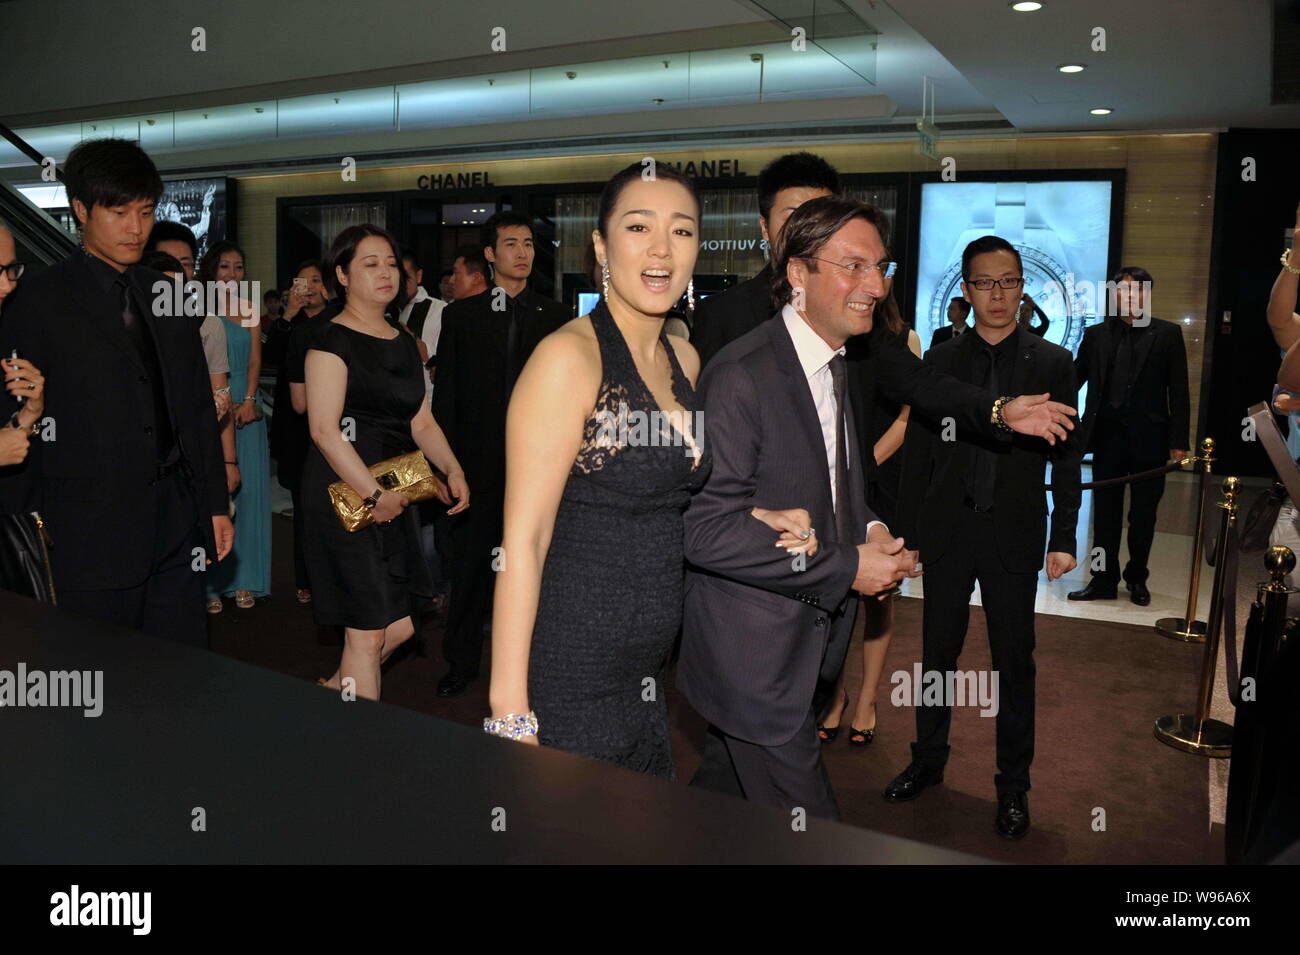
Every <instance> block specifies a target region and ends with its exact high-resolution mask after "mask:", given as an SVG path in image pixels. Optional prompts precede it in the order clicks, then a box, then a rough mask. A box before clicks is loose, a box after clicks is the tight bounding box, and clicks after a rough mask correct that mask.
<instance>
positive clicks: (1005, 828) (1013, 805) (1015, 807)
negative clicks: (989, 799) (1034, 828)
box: [993, 792, 1029, 839]
mask: <svg viewBox="0 0 1300 955" xmlns="http://www.w3.org/2000/svg"><path fill="white" fill-rule="evenodd" d="M993 827H994V828H995V829H997V831H998V835H1000V836H1001V837H1002V838H1003V839H1020V838H1023V837H1024V834H1025V833H1026V832H1028V831H1029V796H1028V795H1027V794H1025V793H1022V792H1021V793H998V815H997V818H996V819H995V820H994V821H993Z"/></svg>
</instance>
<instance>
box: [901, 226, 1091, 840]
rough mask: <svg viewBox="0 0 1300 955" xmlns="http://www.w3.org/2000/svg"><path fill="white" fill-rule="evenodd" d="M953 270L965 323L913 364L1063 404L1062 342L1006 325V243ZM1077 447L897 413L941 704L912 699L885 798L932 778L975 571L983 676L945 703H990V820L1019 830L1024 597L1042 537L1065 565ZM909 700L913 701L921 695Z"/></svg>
mask: <svg viewBox="0 0 1300 955" xmlns="http://www.w3.org/2000/svg"><path fill="white" fill-rule="evenodd" d="M962 275H963V276H964V281H963V283H962V290H963V291H964V292H965V294H966V296H967V297H968V298H969V300H970V302H971V304H972V305H973V306H974V311H975V329H974V332H973V333H971V334H965V335H961V336H960V337H958V338H957V339H955V340H953V341H950V342H947V343H946V344H943V345H940V346H939V347H938V348H932V349H931V350H930V351H929V352H928V353H927V354H926V356H925V360H926V362H928V363H930V364H932V365H933V366H934V367H936V368H938V369H940V370H942V371H944V372H947V373H948V374H950V375H953V376H954V377H956V378H958V379H960V380H962V381H966V382H969V383H971V384H976V385H978V384H983V385H984V386H985V387H986V388H989V389H992V390H994V391H997V392H998V393H1000V394H1007V393H1015V392H1020V391H1028V392H1031V393H1034V392H1042V391H1047V392H1050V394H1051V396H1052V398H1053V400H1055V401H1058V402H1061V403H1062V404H1066V405H1071V404H1074V402H1075V399H1076V397H1077V389H1076V388H1075V383H1074V366H1073V364H1072V361H1071V358H1070V353H1069V352H1068V351H1066V350H1065V349H1064V348H1061V347H1060V346H1059V345H1053V344H1051V343H1050V342H1047V341H1045V340H1044V339H1042V338H1040V337H1039V336H1037V335H1034V334H1033V333H1032V332H1030V331H1029V330H1028V329H1025V328H1021V327H1019V325H1018V323H1017V314H1018V311H1019V308H1018V306H1019V303H1020V296H1021V290H1022V289H1023V288H1024V273H1023V271H1022V267H1021V261H1020V254H1019V253H1018V252H1017V251H1016V250H1015V249H1014V248H1012V246H1011V245H1010V244H1009V243H1008V242H1006V240H1004V239H1002V238H1000V237H998V236H984V237H982V238H979V239H976V240H975V241H974V242H972V243H970V245H968V246H967V247H966V250H965V252H964V253H963V255H962ZM1007 286H1009V287H1007ZM1053 452H1054V453H1053ZM1079 457H1080V455H1079V453H1078V450H1077V442H1075V441H1073V440H1071V441H1067V442H1065V443H1063V444H1060V445H1057V446H1056V447H1055V448H1052V447H1049V446H1048V444H1047V443H1046V442H1045V441H1042V440H1040V439H1039V438H1031V437H1021V436H1016V437H1015V438H1013V439H1012V440H1011V441H1009V442H998V441H989V440H987V439H986V438H984V437H983V436H981V435H978V434H972V433H970V432H969V431H968V430H966V429H963V428H961V427H954V428H952V429H951V430H948V429H947V428H946V427H945V426H944V425H942V424H936V423H934V422H933V421H927V420H925V419H924V418H916V417H914V418H912V419H911V420H910V421H909V422H908V428H907V438H906V441H905V444H904V460H903V480H902V490H901V492H900V501H899V529H900V530H901V531H902V532H903V534H904V537H905V538H906V540H907V543H908V544H909V545H910V546H912V547H916V548H917V549H919V551H920V553H921V562H922V565H923V566H924V567H925V602H924V604H923V617H922V635H923V636H922V651H921V670H922V681H923V683H929V684H932V685H934V684H937V685H941V686H943V687H944V690H943V699H942V702H935V701H933V700H931V699H930V697H929V695H928V694H927V695H926V696H924V697H922V696H919V695H918V696H917V697H915V699H916V700H917V708H916V742H915V743H914V744H913V745H912V762H911V764H910V765H909V766H908V767H907V769H905V770H904V771H903V772H902V773H901V774H900V775H899V776H898V778H896V779H895V780H894V781H893V782H892V783H891V784H890V785H889V788H888V789H886V790H885V798H886V799H888V800H890V801H891V802H902V801H906V800H910V799H914V798H916V797H917V796H918V795H920V793H921V791H922V790H923V789H924V788H925V787H926V786H929V785H932V784H934V783H937V782H940V781H942V779H943V767H944V764H945V763H946V761H947V759H948V727H949V723H950V721H951V715H952V711H951V707H952V706H953V704H954V702H955V701H954V700H953V699H950V698H948V696H947V695H946V694H947V688H948V687H949V686H952V687H954V688H955V687H956V686H957V682H956V680H955V677H956V676H957V674H956V666H957V658H958V656H960V654H961V648H962V644H963V642H964V641H965V639H966V627H967V623H968V621H969V618H970V598H971V592H972V590H973V588H974V585H975V582H976V581H977V580H978V581H979V585H980V595H981V599H982V601H983V604H984V614H985V617H986V619H987V621H988V633H989V648H990V650H991V651H992V656H993V669H992V671H991V673H990V674H988V675H987V677H988V679H985V676H986V675H985V674H978V675H976V676H977V678H978V679H977V683H979V682H980V681H982V685H981V686H980V689H981V690H982V691H983V692H980V693H979V694H978V699H973V698H971V697H969V696H967V697H965V698H964V699H961V700H960V701H959V702H961V703H964V704H966V705H975V706H983V707H986V708H987V709H986V710H985V711H984V712H983V713H982V715H990V713H989V710H995V711H996V715H997V765H998V770H999V772H998V774H997V776H996V777H995V780H994V782H995V785H996V787H997V793H998V810H997V814H996V817H995V820H994V825H995V827H996V829H997V831H998V832H999V833H1000V834H1001V835H1003V836H1005V837H1007V838H1020V837H1021V836H1023V835H1024V834H1025V833H1026V832H1028V831H1029V802H1028V796H1027V793H1028V790H1029V765H1030V763H1031V762H1032V760H1033V755H1034V658H1033V652H1034V596H1035V594H1036V592H1037V589H1038V570H1039V568H1040V567H1042V566H1043V564H1044V559H1043V553H1044V544H1045V543H1046V547H1047V552H1048V553H1047V559H1046V567H1047V575H1048V577H1049V578H1050V579H1052V580H1056V579H1058V578H1060V577H1061V576H1062V575H1063V574H1066V573H1068V572H1069V571H1071V570H1073V569H1074V567H1075V558H1074V549H1075V548H1074V544H1075V522H1076V520H1077V518H1078V514H1079V497H1080V491H1079ZM1049 460H1052V461H1053V466H1052V483H1053V485H1054V486H1055V490H1054V491H1053V495H1052V498H1053V503H1054V507H1053V509H1052V523H1051V534H1050V535H1048V533H1047V498H1046V494H1045V492H1044V491H1043V483H1044V474H1045V471H1046V465H1047V462H1048V461H1049ZM932 674H933V676H932ZM950 675H951V676H953V677H954V680H953V681H952V682H950V681H949V676H950ZM966 685H967V686H969V684H966ZM990 685H991V688H992V689H991V693H990V691H989V687H990ZM920 690H921V688H914V689H913V692H914V693H917V694H919V693H920ZM963 695H964V694H963ZM974 695H975V694H972V696H974ZM922 699H924V700H925V702H926V705H921V702H920V701H921V700H922Z"/></svg>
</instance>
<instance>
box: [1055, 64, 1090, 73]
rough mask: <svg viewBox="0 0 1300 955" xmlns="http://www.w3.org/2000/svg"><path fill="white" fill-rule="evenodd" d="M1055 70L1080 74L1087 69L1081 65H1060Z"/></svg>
mask: <svg viewBox="0 0 1300 955" xmlns="http://www.w3.org/2000/svg"><path fill="white" fill-rule="evenodd" d="M1057 69H1058V70H1060V71H1061V72H1062V73H1082V72H1083V71H1084V70H1085V69H1087V67H1085V66H1084V65H1083V64H1082V63H1062V64H1061V65H1060V66H1058V67H1057Z"/></svg>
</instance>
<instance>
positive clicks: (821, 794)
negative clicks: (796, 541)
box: [677, 196, 1073, 817]
mask: <svg viewBox="0 0 1300 955" xmlns="http://www.w3.org/2000/svg"><path fill="white" fill-rule="evenodd" d="M886 229H887V223H886V220H885V217H884V215H883V213H881V212H880V210H878V209H876V208H874V207H872V206H869V205H866V204H864V203H859V202H853V201H851V200H846V199H841V198H838V197H833V196H827V197H823V198H819V199H813V200H811V201H809V202H807V203H805V204H804V205H803V206H801V207H800V208H799V209H798V210H797V211H796V212H795V213H794V214H793V215H792V216H791V217H790V220H789V222H788V223H787V225H786V229H785V231H784V233H783V240H782V241H783V248H782V253H781V258H780V260H779V264H778V268H779V274H780V275H781V276H782V278H781V279H780V280H778V283H777V285H776V290H775V293H774V294H775V296H777V297H778V300H782V301H784V303H785V304H784V305H783V307H782V309H781V311H780V313H779V314H778V315H777V316H776V317H774V318H773V319H772V320H771V321H768V322H765V323H764V324H763V325H761V326H759V327H758V328H756V329H754V330H753V331H751V332H749V333H748V334H746V335H744V336H743V337H742V338H740V339H738V340H737V341H735V342H732V343H731V344H730V345H728V346H727V347H726V348H724V349H723V350H722V351H721V352H719V353H718V355H717V356H716V358H715V360H714V361H713V362H711V363H710V365H709V367H708V368H707V369H706V370H705V372H704V374H703V375H702V376H701V380H700V389H701V392H702V394H703V398H704V421H705V435H706V440H707V441H709V442H711V443H712V448H713V469H712V471H711V473H710V475H709V478H708V480H707V482H706V484H705V486H704V488H703V489H702V490H701V491H700V492H699V493H698V494H696V495H695V497H694V498H693V499H692V501H691V504H690V507H689V508H688V510H687V512H686V536H685V554H686V559H687V562H688V566H687V575H686V588H685V611H684V617H683V624H682V648H681V657H680V660H679V663H678V667H677V676H678V683H679V685H680V687H681V689H682V691H683V693H685V695H686V697H687V699H689V700H690V702H691V704H692V705H693V706H694V707H695V709H696V710H697V711H698V712H699V713H700V715H701V716H703V717H704V718H705V719H707V720H708V721H709V724H710V726H709V735H708V736H707V738H706V740H705V746H704V761H703V764H702V765H701V767H700V771H699V773H698V774H697V775H696V777H695V779H694V780H693V781H692V784H693V785H697V786H700V787H702V788H706V789H711V790H714V791H719V792H727V793H731V794H734V795H743V796H744V797H745V798H747V799H751V800H754V801H758V802H764V803H768V804H770V805H776V806H781V807H783V808H785V809H787V810H793V809H795V808H803V809H804V810H806V811H807V812H808V814H810V815H818V816H828V817H836V816H837V815H838V810H837V808H836V805H835V797H834V794H833V793H832V792H831V789H830V784H829V781H828V779H827V777H826V771H825V767H824V766H823V764H822V760H821V749H820V743H819V741H818V738H817V732H816V721H815V717H814V710H813V694H814V689H815V687H816V684H817V682H818V679H819V677H820V678H822V679H823V680H824V679H826V678H827V677H829V679H830V680H831V681H833V680H834V678H835V674H837V673H838V672H839V668H840V666H841V665H842V664H843V662H844V656H845V653H846V652H847V649H848V644H849V636H850V634H851V633H852V630H853V622H854V619H855V617H856V614H857V601H856V599H854V598H853V597H852V594H851V593H850V591H853V590H856V591H857V592H859V593H868V594H871V593H878V592H880V591H882V590H887V589H889V588H890V587H892V586H893V584H894V583H895V582H897V581H898V580H901V579H902V578H903V577H904V576H907V575H908V574H910V573H912V570H913V567H914V564H915V554H914V553H910V552H905V551H903V550H902V541H901V540H898V539H895V538H894V536H893V535H892V534H890V533H889V529H888V528H887V527H885V525H884V524H882V523H880V522H879V521H876V520H875V519H874V517H873V515H872V513H871V511H870V509H869V508H868V507H867V506H866V503H865V497H864V494H865V492H864V489H863V483H862V468H861V464H860V462H861V460H862V459H861V453H860V449H859V447H858V442H857V429H856V427H855V423H854V420H853V419H854V415H853V412H852V410H851V403H850V402H849V401H848V400H847V398H848V385H847V380H846V379H847V371H846V369H845V363H844V359H843V352H844V345H845V342H846V341H847V340H848V339H849V338H851V337H852V336H854V335H862V334H866V333H867V332H869V331H870V330H871V323H872V310H873V309H874V307H875V304H876V302H877V301H878V300H879V299H880V298H882V297H883V296H884V276H885V275H886V274H892V272H893V263H890V262H888V261H886V257H887V253H886V251H885V244H884V240H883V237H882V236H883V234H884V232H885V231H886ZM895 353H897V354H895ZM878 368H879V372H878V373H879V374H880V375H881V376H882V379H883V381H882V384H883V386H884V388H885V390H886V393H888V394H890V395H891V397H895V398H896V399H897V400H899V401H902V402H904V403H907V404H910V405H911V406H912V409H913V414H930V415H935V414H951V415H953V416H954V417H955V418H956V420H957V421H959V422H960V423H961V424H962V425H963V426H964V427H966V428H968V429H970V430H971V431H973V432H979V433H984V434H987V435H992V433H993V432H994V428H995V425H994V421H995V420H996V421H998V422H1000V423H1001V424H1002V425H1004V426H1005V425H1007V424H1008V423H1010V422H1014V425H1015V427H1016V428H1017V429H1018V430H1023V431H1025V432H1028V433H1037V434H1042V435H1044V436H1047V435H1052V436H1053V438H1052V439H1053V440H1054V439H1055V437H1056V436H1060V437H1064V436H1065V430H1064V428H1065V427H1068V424H1067V423H1066V415H1067V414H1069V413H1072V412H1073V409H1070V408H1066V407H1065V406H1063V405H1058V404H1055V403H1052V402H1048V401H1047V400H1046V398H1045V397H1044V396H1038V397H1034V398H1030V397H1022V398H1017V399H1015V400H1014V401H1008V400H1006V399H1002V398H998V399H996V400H995V398H994V394H993V393H992V392H986V391H984V390H983V389H980V388H976V387H973V386H971V385H967V384H963V383H961V382H958V381H955V380H953V379H951V378H948V377H945V376H941V375H938V374H937V373H936V372H935V370H934V368H933V366H928V365H925V364H923V363H922V362H921V361H920V360H919V359H917V358H916V357H915V356H914V355H912V353H911V352H910V351H908V350H907V349H906V348H903V347H899V348H895V349H892V350H890V353H889V358H888V360H884V361H881V362H880V363H879V365H878ZM755 507H760V508H766V509H771V510H784V509H788V508H803V509H805V510H807V511H808V513H809V515H810V517H811V521H812V527H813V530H814V533H815V536H816V539H817V541H818V542H819V546H820V550H819V551H818V552H817V553H816V554H815V555H814V556H812V557H811V558H803V559H801V558H800V557H795V558H791V557H790V556H789V555H788V554H786V553H785V552H784V551H782V550H779V549H778V548H776V547H775V546H774V543H775V541H776V535H775V534H774V533H773V532H772V531H770V530H769V529H768V528H767V526H766V525H765V524H763V523H762V522H761V521H759V520H758V519H756V518H755V517H754V516H753V515H752V513H751V511H752V509H753V508H755Z"/></svg>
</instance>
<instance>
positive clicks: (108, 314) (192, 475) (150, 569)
mask: <svg viewBox="0 0 1300 955" xmlns="http://www.w3.org/2000/svg"><path fill="white" fill-rule="evenodd" d="M119 276H123V277H124V281H122V282H121V284H120V285H119V284H118V280H119ZM155 282H163V283H167V284H168V285H169V286H170V282H169V280H168V279H167V278H166V276H164V275H163V274H162V273H159V272H154V271H152V270H150V269H145V268H141V267H138V266H132V267H130V268H128V269H127V270H126V272H125V273H118V272H117V271H116V270H115V269H114V268H113V267H112V266H110V265H108V264H107V263H104V262H102V261H100V260H99V259H96V258H93V257H92V256H90V255H88V254H86V253H84V252H78V253H76V254H74V255H73V256H71V257H70V258H68V259H66V260H65V261H63V262H60V263H58V264H57V265H54V266H52V267H51V268H49V269H47V270H46V271H45V272H43V273H42V274H40V275H38V276H36V277H35V278H34V279H32V280H31V281H30V282H25V283H23V286H22V287H21V288H20V289H19V291H18V292H16V293H15V294H14V295H13V297H12V298H11V299H10V301H9V302H8V303H6V307H5V311H4V317H3V320H2V321H0V350H2V351H3V354H5V355H9V354H10V353H11V351H12V350H13V349H17V351H18V354H19V355H20V356H21V357H23V358H28V359H30V360H31V361H32V362H33V363H34V364H35V365H36V366H37V367H38V368H40V369H41V371H42V373H43V374H44V375H45V380H46V401H45V417H46V418H47V419H48V420H49V422H50V433H49V439H48V440H44V441H40V440H37V441H35V442H34V445H33V453H32V455H31V457H30V458H29V461H28V468H29V469H30V470H31V473H30V475H29V476H30V478H31V494H30V496H29V503H30V504H31V505H32V506H35V507H39V509H40V510H41V513H42V515H43V517H44V519H45V522H46V524H47V526H48V527H49V531H50V535H51V537H52V539H53V549H52V551H51V563H52V565H53V570H54V581H55V587H56V589H57V591H58V598H59V603H60V605H61V606H63V607H64V608H66V609H71V610H75V611H78V612H83V613H86V614H89V615H91V616H95V617H99V618H101V619H105V620H108V621H110V622H113V623H121V624H125V625H127V626H132V627H136V628H138V629H143V630H144V631H145V632H147V633H151V634H153V635H156V636H161V637H166V638H170V639H175V640H181V641H184V642H187V643H192V644H197V645H206V643H207V629H206V627H207V625H206V620H205V616H206V615H205V614H204V611H203V567H204V564H203V559H204V558H206V559H212V560H215V559H216V552H217V550H216V543H215V541H214V539H213V532H212V516H213V515H225V514H226V513H227V512H228V509H229V499H228V497H227V494H226V481H225V467H224V465H223V463H222V461H223V458H222V452H221V443H220V439H219V437H218V432H217V419H216V413H215V409H214V407H213V402H212V385H211V382H210V381H209V379H208V372H207V364H206V362H205V361H204V358H203V348H202V344H201V342H200V339H199V324H200V321H199V319H197V318H194V317H188V316H163V317H159V316H155V315H154V314H153V308H152V305H153V302H154V292H153V286H154V283H155ZM123 294H125V295H127V296H129V300H130V306H131V308H130V311H131V312H132V313H133V315H134V320H133V322H132V323H131V324H130V325H128V323H127V322H126V321H124V318H123V299H122V297H121V296H122V295H123ZM131 328H134V329H135V331H134V332H131V331H129V329H131ZM7 398H8V396H7V395H6V396H5V399H4V400H6V401H7ZM0 403H3V402H0ZM10 407H12V405H10ZM0 410H3V409H0ZM200 546H201V547H202V548H203V551H204V553H203V554H202V555H197V556H196V554H195V551H194V549H195V548H196V547H200ZM196 563H197V568H198V569H195V565H196Z"/></svg>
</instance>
